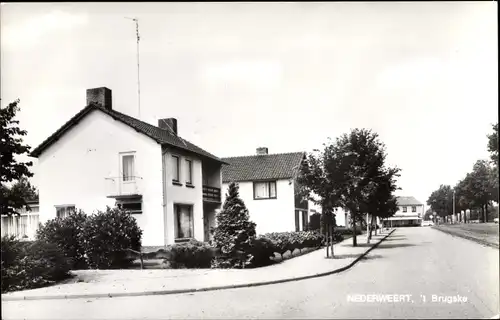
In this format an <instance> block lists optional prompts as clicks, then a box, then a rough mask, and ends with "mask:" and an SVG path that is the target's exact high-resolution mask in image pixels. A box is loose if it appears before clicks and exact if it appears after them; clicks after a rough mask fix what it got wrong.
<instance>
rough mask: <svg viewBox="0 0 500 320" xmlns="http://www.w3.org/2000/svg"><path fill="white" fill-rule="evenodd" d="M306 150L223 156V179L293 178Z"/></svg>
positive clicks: (228, 180)
mask: <svg viewBox="0 0 500 320" xmlns="http://www.w3.org/2000/svg"><path fill="white" fill-rule="evenodd" d="M304 156H305V153H304V152H293V153H279V154H268V155H253V156H243V157H230V158H222V160H223V161H225V162H227V163H229V165H224V166H222V181H223V182H231V181H254V180H267V179H287V178H293V177H294V176H295V175H296V173H297V172H298V170H299V166H300V162H301V161H302V159H303V158H304Z"/></svg>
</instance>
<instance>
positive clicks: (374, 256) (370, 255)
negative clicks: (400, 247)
mask: <svg viewBox="0 0 500 320" xmlns="http://www.w3.org/2000/svg"><path fill="white" fill-rule="evenodd" d="M383 257H384V256H382V255H380V254H368V255H366V256H364V257H363V258H361V260H362V261H363V260H374V259H380V258H383Z"/></svg>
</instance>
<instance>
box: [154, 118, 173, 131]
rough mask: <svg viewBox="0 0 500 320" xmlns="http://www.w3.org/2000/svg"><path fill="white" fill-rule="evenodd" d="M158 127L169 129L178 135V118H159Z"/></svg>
mask: <svg viewBox="0 0 500 320" xmlns="http://www.w3.org/2000/svg"><path fill="white" fill-rule="evenodd" d="M158 127H160V128H161V129H164V130H168V131H170V132H173V133H174V134H176V135H177V119H176V118H167V119H160V120H158Z"/></svg>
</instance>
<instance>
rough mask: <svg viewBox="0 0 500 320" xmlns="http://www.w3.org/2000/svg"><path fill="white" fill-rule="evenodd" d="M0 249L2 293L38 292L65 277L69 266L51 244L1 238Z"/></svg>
mask: <svg viewBox="0 0 500 320" xmlns="http://www.w3.org/2000/svg"><path fill="white" fill-rule="evenodd" d="M1 247H2V260H1V270H2V271H1V276H2V279H1V280H2V282H1V290H2V293H5V292H8V291H13V290H23V289H32V288H38V287H42V286H45V285H48V284H52V283H54V282H56V281H59V280H63V279H65V278H67V277H69V271H70V268H71V265H70V263H69V261H68V258H66V257H65V255H64V253H63V252H62V250H61V249H60V248H59V247H58V246H57V245H55V244H52V243H48V242H45V241H41V240H37V241H34V242H32V243H22V242H19V241H18V240H16V239H14V238H13V237H10V238H9V237H3V238H2V240H1Z"/></svg>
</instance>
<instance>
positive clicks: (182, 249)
mask: <svg viewBox="0 0 500 320" xmlns="http://www.w3.org/2000/svg"><path fill="white" fill-rule="evenodd" d="M166 251H167V253H166V255H168V256H169V258H167V259H166V260H167V261H168V262H170V266H171V267H172V268H174V269H176V268H210V264H211V261H212V258H213V257H214V251H213V248H212V247H211V246H210V245H208V244H207V243H204V242H200V241H197V240H194V239H193V240H190V241H189V242H185V243H178V244H174V245H170V246H168V247H167V250H166Z"/></svg>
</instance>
